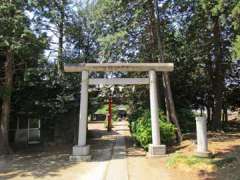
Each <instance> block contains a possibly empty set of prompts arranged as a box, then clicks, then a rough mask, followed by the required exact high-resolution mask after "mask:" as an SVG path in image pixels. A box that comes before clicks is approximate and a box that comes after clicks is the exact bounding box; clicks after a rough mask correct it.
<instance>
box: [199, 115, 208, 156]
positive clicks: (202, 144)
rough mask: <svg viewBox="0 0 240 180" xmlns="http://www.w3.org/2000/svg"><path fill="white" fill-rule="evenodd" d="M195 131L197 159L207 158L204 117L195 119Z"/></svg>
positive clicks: (205, 120) (205, 122)
mask: <svg viewBox="0 0 240 180" xmlns="http://www.w3.org/2000/svg"><path fill="white" fill-rule="evenodd" d="M196 129H197V152H196V155H197V156H199V157H209V156H210V152H209V151H208V139H207V118H206V117H204V116H198V117H196Z"/></svg>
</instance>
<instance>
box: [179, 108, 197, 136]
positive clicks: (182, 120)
mask: <svg viewBox="0 0 240 180" xmlns="http://www.w3.org/2000/svg"><path fill="white" fill-rule="evenodd" d="M177 117H178V121H179V124H180V127H181V129H182V132H183V133H187V132H194V131H195V129H196V128H195V127H196V125H195V115H194V113H193V112H192V110H191V109H190V108H180V109H177Z"/></svg>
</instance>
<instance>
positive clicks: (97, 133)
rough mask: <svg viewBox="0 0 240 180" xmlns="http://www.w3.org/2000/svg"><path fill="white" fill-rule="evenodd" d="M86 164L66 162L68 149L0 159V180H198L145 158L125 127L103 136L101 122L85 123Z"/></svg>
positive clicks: (161, 160)
mask: <svg viewBox="0 0 240 180" xmlns="http://www.w3.org/2000/svg"><path fill="white" fill-rule="evenodd" d="M88 127H89V129H88V130H89V132H88V137H89V139H88V143H89V144H90V145H91V154H92V160H91V161H90V162H70V161H69V155H70V154H71V146H59V147H54V148H50V149H49V151H47V152H32V153H18V154H16V155H12V156H8V157H0V180H33V179H41V180H128V179H129V180H160V179H161V180H178V179H179V180H181V179H186V180H187V179H191V180H194V179H198V178H197V176H195V175H194V174H189V173H188V174H183V173H181V172H178V171H173V170H170V169H167V168H166V167H165V160H166V158H154V159H149V158H146V156H145V152H144V151H143V150H142V149H140V148H136V147H134V146H133V144H132V143H131V137H130V132H129V128H128V123H127V122H126V121H121V122H118V123H115V124H114V128H113V131H112V132H107V131H106V128H105V127H104V124H103V123H102V122H101V123H99V122H92V123H89V126H88Z"/></svg>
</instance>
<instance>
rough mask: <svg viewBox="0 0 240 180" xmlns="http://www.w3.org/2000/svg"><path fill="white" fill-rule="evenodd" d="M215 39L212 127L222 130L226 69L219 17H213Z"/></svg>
mask: <svg viewBox="0 0 240 180" xmlns="http://www.w3.org/2000/svg"><path fill="white" fill-rule="evenodd" d="M213 25H214V26H213V38H214V39H213V40H214V55H215V58H216V59H215V71H214V81H213V92H214V105H213V106H214V107H213V119H212V128H213V129H214V130H220V129H221V128H222V127H221V110H222V107H223V90H224V77H225V69H224V67H223V61H224V59H223V52H222V45H221V30H220V26H219V17H218V16H214V17H213Z"/></svg>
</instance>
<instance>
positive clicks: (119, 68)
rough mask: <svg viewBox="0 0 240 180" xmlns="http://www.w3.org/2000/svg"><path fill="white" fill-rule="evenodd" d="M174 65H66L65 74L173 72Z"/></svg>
mask: <svg viewBox="0 0 240 180" xmlns="http://www.w3.org/2000/svg"><path fill="white" fill-rule="evenodd" d="M173 69H174V65H173V63H102V64H99V63H81V64H67V65H64V71H65V72H81V71H91V72H93V71H95V72H147V71H162V72H169V71H173Z"/></svg>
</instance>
